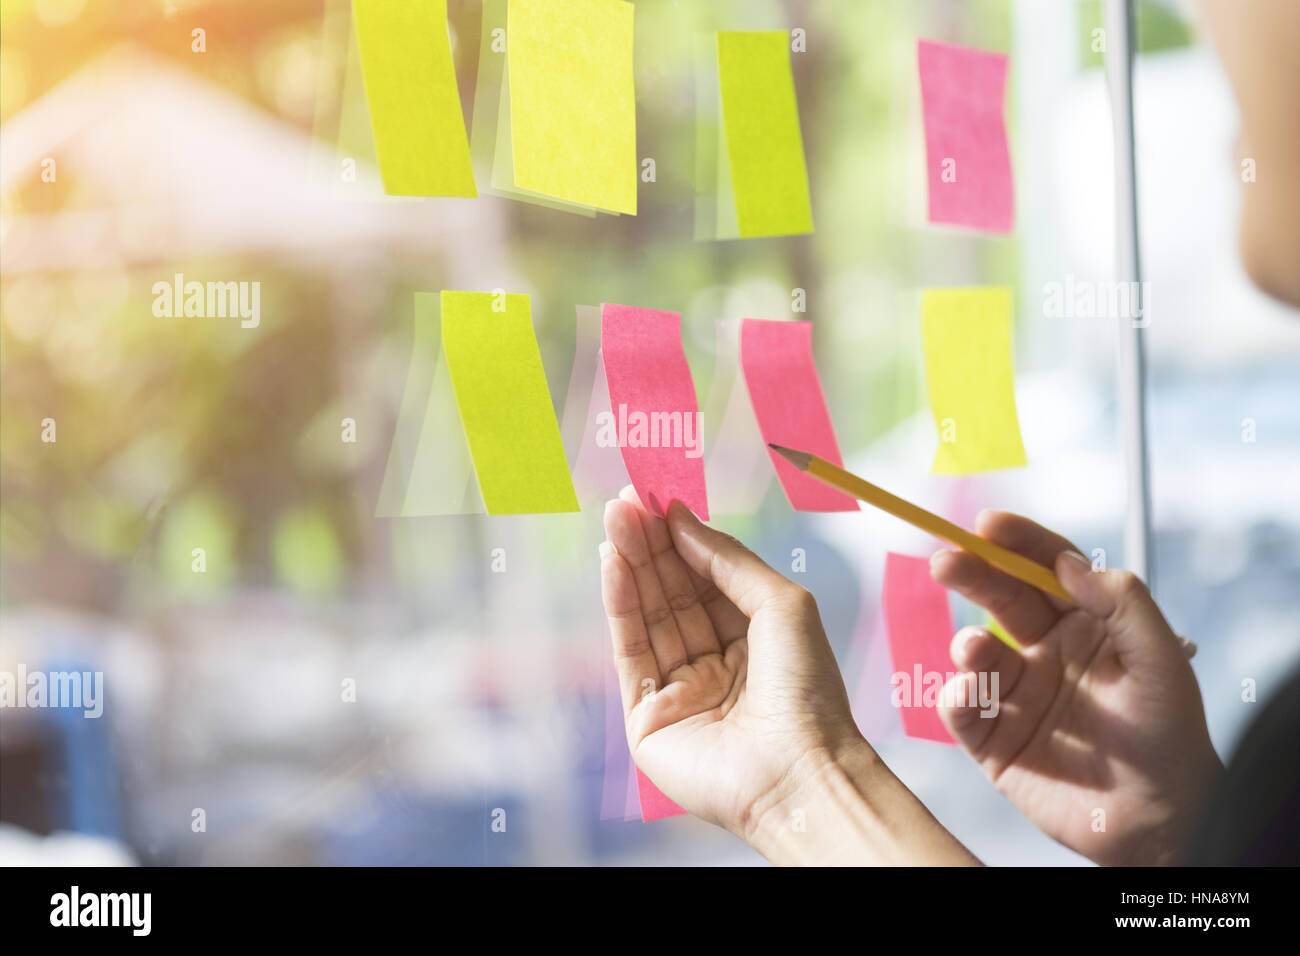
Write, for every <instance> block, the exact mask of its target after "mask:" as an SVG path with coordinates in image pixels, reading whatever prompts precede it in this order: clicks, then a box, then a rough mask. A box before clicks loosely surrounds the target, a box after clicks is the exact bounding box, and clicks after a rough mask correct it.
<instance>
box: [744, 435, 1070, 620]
mask: <svg viewBox="0 0 1300 956" xmlns="http://www.w3.org/2000/svg"><path fill="white" fill-rule="evenodd" d="M767 447H768V448H771V449H772V450H773V451H775V452H777V453H779V454H780V455H781V456H782V457H784V458H785V459H786V460H787V461H789V462H790V464H792V465H794V466H795V467H796V468H798V469H799V470H800V471H802V472H806V473H807V474H810V475H812V476H813V477H814V478H816V479H818V480H820V481H824V482H825V483H826V484H828V485H830V486H831V487H833V488H838V489H839V490H840V491H843V492H845V493H846V494H850V495H852V496H853V497H855V498H860V499H861V500H863V501H865V502H866V503H867V504H869V505H874V506H875V507H877V508H879V509H880V510H881V511H888V512H889V513H890V514H891V515H893V516H894V517H895V518H902V519H903V520H904V521H906V522H907V523H908V524H912V525H915V526H916V527H918V528H920V529H921V530H922V531H928V532H930V534H932V535H934V536H935V537H936V538H940V539H941V540H943V541H947V542H948V543H949V544H954V545H956V546H957V547H959V548H961V549H962V550H964V551H969V552H970V553H971V554H973V555H976V556H977V557H980V558H983V559H984V560H985V561H987V562H988V563H989V564H991V565H993V567H995V568H997V569H998V570H999V571H1004V572H1006V573H1007V574H1009V575H1011V576H1012V577H1013V578H1019V579H1020V580H1021V581H1024V582H1025V583H1026V584H1032V585H1033V586H1034V587H1036V588H1038V589H1039V590H1040V591H1046V592H1047V593H1048V594H1051V595H1053V596H1054V597H1058V598H1060V599H1061V600H1063V601H1069V600H1070V596H1069V595H1068V594H1066V593H1065V588H1063V587H1061V582H1060V581H1058V580H1057V578H1056V575H1055V574H1054V573H1052V571H1050V570H1049V569H1048V568H1045V567H1043V566H1042V565H1041V564H1039V563H1037V562H1036V561H1030V560H1029V559H1028V558H1026V557H1025V556H1024V555H1023V554H1016V553H1015V552H1014V551H1008V550H1007V549H1006V548H1004V547H1002V546H1001V545H997V544H994V543H993V542H992V541H988V540H986V539H984V538H981V537H979V535H975V534H971V533H970V532H969V531H967V530H966V529H965V528H962V527H959V526H958V525H955V524H953V523H952V522H951V521H947V520H945V519H943V518H940V517H939V516H938V515H936V514H932V513H931V512H929V511H926V510H925V509H924V508H919V507H917V506H916V505H914V504H912V503H911V502H910V501H904V500H903V499H902V498H899V497H898V496H897V495H891V494H890V493H889V492H888V491H885V490H884V489H883V488H877V487H876V486H875V485H873V484H871V482H869V481H863V480H862V479H861V478H859V477H858V476H857V475H855V474H852V473H851V472H847V471H845V470H844V469H843V468H840V467H839V466H838V465H832V464H831V463H830V462H829V461H827V460H826V459H825V458H818V457H817V456H816V455H812V454H809V453H808V452H806V451H795V450H794V449H793V448H783V447H782V446H780V445H773V444H772V443H771V442H769V443H768V446H767Z"/></svg>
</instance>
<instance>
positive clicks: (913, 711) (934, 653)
mask: <svg viewBox="0 0 1300 956" xmlns="http://www.w3.org/2000/svg"><path fill="white" fill-rule="evenodd" d="M884 605H885V629H886V630H887V631H888V632H889V653H890V656H891V657H892V658H893V661H894V673H893V675H892V676H891V680H890V684H891V686H890V700H891V702H893V703H894V704H895V706H897V707H898V708H899V712H900V714H901V715H902V718H903V733H905V734H907V736H909V737H921V738H923V739H925V740H938V741H940V742H942V743H949V744H950V743H952V742H953V739H952V736H951V735H950V734H949V733H948V730H947V728H945V727H944V726H943V722H942V721H941V720H940V719H939V712H938V711H937V710H936V709H935V706H934V705H935V703H936V702H937V699H938V696H939V695H938V691H939V690H940V689H942V687H943V684H944V682H945V681H947V679H948V677H949V675H951V674H954V673H956V671H957V668H956V666H955V665H954V664H953V662H952V657H951V656H950V655H949V654H948V647H949V645H950V644H951V643H952V635H953V628H952V611H951V610H950V609H949V607H948V592H947V591H945V590H944V589H943V587H942V586H941V585H939V584H936V583H935V581H934V579H933V578H931V577H930V562H929V560H928V559H927V558H913V557H909V556H908V555H905V554H893V553H892V552H891V553H890V554H887V555H886V556H885V594H884ZM936 675H937V677H936ZM927 697H928V699H929V702H930V706H926V701H927Z"/></svg>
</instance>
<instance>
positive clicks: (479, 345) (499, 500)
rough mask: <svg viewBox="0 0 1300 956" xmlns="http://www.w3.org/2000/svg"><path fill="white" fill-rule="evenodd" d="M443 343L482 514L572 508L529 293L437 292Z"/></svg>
mask: <svg viewBox="0 0 1300 956" xmlns="http://www.w3.org/2000/svg"><path fill="white" fill-rule="evenodd" d="M442 348H443V354H444V355H445V356H446V358H447V368H448V370H449V371H450V372H451V384H452V388H453V390H454V391H455V393H456V406H457V408H459V410H460V419H461V422H462V423H463V424H464V426H465V437H466V438H467V439H468V440H469V450H470V457H471V458H473V460H474V472H475V474H476V475H477V476H478V485H479V490H480V491H481V492H482V494H483V503H484V504H485V505H486V506H487V511H488V514H538V513H542V512H551V511H577V510H578V498H577V495H575V494H574V491H573V479H572V478H571V477H570V475H569V466H568V462H567V461H566V460H565V456H564V443H563V441H562V440H561V438H560V426H559V424H558V423H557V422H556V419H555V409H554V407H553V406H552V404H551V393H550V390H549V389H548V388H547V386H546V371H545V369H543V368H542V355H541V352H540V351H539V350H538V348H537V336H536V335H535V334H534V333H533V317H532V310H531V307H530V303H529V299H528V296H526V295H498V294H496V293H490V292H443V293H442Z"/></svg>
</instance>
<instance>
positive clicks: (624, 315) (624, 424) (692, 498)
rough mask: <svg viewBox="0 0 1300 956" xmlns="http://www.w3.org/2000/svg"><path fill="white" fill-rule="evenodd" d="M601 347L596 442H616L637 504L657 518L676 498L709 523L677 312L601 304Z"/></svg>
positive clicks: (695, 408) (699, 424) (699, 423)
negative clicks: (604, 402)
mask: <svg viewBox="0 0 1300 956" xmlns="http://www.w3.org/2000/svg"><path fill="white" fill-rule="evenodd" d="M600 315H601V331H600V347H601V353H602V356H603V358H604V360H605V379H606V381H607V382H608V384H609V401H610V411H611V414H610V415H609V416H608V417H607V418H606V419H605V420H604V421H603V422H602V423H601V425H600V428H599V430H598V432H597V436H596V441H597V443H598V444H600V445H601V446H603V447H609V446H610V445H611V444H616V445H617V446H618V447H619V448H620V449H621V450H622V452H623V463H624V464H626V465H627V473H628V476H629V477H630V478H631V479H632V486H633V487H634V488H635V489H636V492H637V495H638V496H639V497H640V499H641V502H642V504H644V505H645V506H646V507H647V508H648V509H650V510H651V511H653V512H654V513H655V514H658V515H662V514H663V513H664V512H665V510H666V509H667V508H668V506H669V505H670V504H671V503H672V502H673V500H674V499H677V500H679V501H681V502H682V504H684V505H686V506H687V507H688V508H690V509H691V510H692V511H693V512H695V514H696V515H698V516H699V517H701V518H704V519H707V518H708V517H709V503H708V496H707V494H706V492H705V487H704V458H703V451H704V436H703V427H704V425H703V420H702V419H703V416H702V415H700V411H699V405H698V403H697V401H696V397H695V383H694V381H693V380H692V379H691V369H690V366H689V365H687V363H686V352H685V351H684V350H683V349H682V317H681V316H680V315H679V314H678V313H676V312H660V311H658V310H656V309H637V308H632V307H630V306H626V305H609V304H606V305H602V306H601V313H600Z"/></svg>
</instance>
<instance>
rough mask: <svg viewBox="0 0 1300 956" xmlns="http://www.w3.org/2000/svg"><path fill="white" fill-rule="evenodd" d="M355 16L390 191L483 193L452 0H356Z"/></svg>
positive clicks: (379, 151)
mask: <svg viewBox="0 0 1300 956" xmlns="http://www.w3.org/2000/svg"><path fill="white" fill-rule="evenodd" d="M352 22H353V25H354V26H355V27H356V31H357V43H358V46H359V47H360V49H361V71H362V75H363V77H364V80H365V87H366V102H367V104H368V105H369V107H370V125H371V129H372V130H373V131H374V137H375V151H376V152H377V154H378V156H379V171H380V175H381V176H382V177H383V180H384V192H386V193H388V194H389V195H391V196H468V197H474V196H477V195H478V191H477V190H476V189H475V188H474V168H473V165H472V164H471V163H470V157H469V139H468V138H467V137H466V135H465V118H464V116H463V115H462V114H461V109H460V94H459V92H458V90H457V88H456V71H455V68H454V67H453V66H452V61H451V42H450V40H449V39H448V35H447V3H446V0H352Z"/></svg>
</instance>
